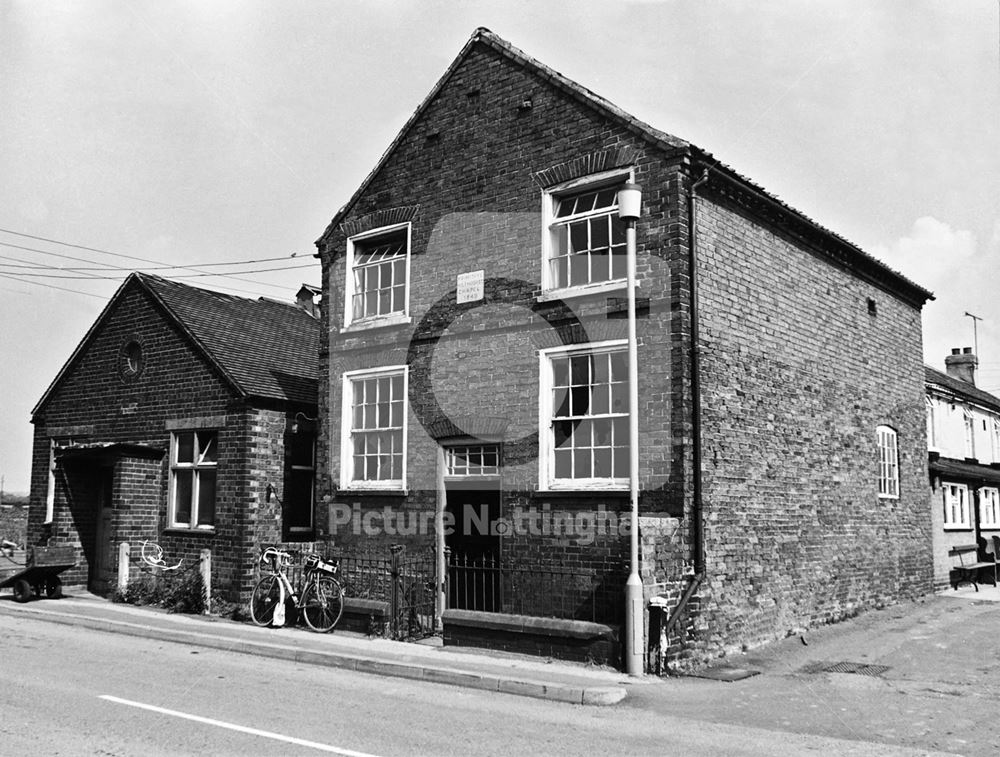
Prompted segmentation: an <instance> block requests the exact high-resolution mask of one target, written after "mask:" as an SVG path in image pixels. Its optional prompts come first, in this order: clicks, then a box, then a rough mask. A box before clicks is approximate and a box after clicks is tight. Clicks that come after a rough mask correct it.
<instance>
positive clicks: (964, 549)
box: [948, 544, 997, 591]
mask: <svg viewBox="0 0 1000 757" xmlns="http://www.w3.org/2000/svg"><path fill="white" fill-rule="evenodd" d="M948 557H957V558H958V563H957V564H953V565H952V570H953V572H954V573H955V579H954V580H953V581H952V582H951V585H952V588H953V589H958V585H959V584H960V583H963V582H964V583H970V584H972V585H973V586H974V587H975V589H976V591H979V571H980V569H981V568H992V571H993V580H992V582H991V583H992V584H993V585H994V586H996V585H997V563H996V561H995V560H993V561H990V562H985V561H982V560H980V559H979V547H978V546H977V545H975V544H962V545H959V546H957V547H952V548H951V549H949V550H948Z"/></svg>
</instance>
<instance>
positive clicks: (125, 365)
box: [118, 340, 146, 382]
mask: <svg viewBox="0 0 1000 757" xmlns="http://www.w3.org/2000/svg"><path fill="white" fill-rule="evenodd" d="M145 366H146V359H145V356H144V355H143V351H142V345H141V344H139V342H137V341H134V340H133V341H131V342H126V343H125V345H124V346H123V347H122V349H121V352H120V353H119V354H118V373H119V375H121V377H122V379H123V380H124V381H126V382H130V381H135V380H136V379H137V378H139V376H140V375H141V374H142V369H143V368H145Z"/></svg>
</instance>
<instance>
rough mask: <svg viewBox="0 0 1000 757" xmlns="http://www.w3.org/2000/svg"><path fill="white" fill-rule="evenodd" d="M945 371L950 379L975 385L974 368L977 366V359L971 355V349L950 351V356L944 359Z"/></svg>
mask: <svg viewBox="0 0 1000 757" xmlns="http://www.w3.org/2000/svg"><path fill="white" fill-rule="evenodd" d="M944 365H945V369H946V370H947V371H948V375H949V376H951V377H952V378H957V379H959V380H960V381H964V382H965V383H966V384H972V385H973V386H975V385H976V367H977V366H978V365H979V358H977V357H976V356H975V355H973V354H972V348H971V347H966V348H965V349H962V350H960V349H958V348H957V347H956V348H955V349H953V350H952V351H951V354H950V355H948V356H947V357H946V358H945V359H944Z"/></svg>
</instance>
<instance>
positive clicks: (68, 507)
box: [28, 273, 319, 601]
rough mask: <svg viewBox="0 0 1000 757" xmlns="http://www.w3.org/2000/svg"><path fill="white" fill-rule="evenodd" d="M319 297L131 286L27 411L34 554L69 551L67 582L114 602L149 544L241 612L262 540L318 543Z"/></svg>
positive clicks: (140, 282) (148, 281)
mask: <svg viewBox="0 0 1000 757" xmlns="http://www.w3.org/2000/svg"><path fill="white" fill-rule="evenodd" d="M314 295H315V290H314V289H313V288H310V287H307V286H303V288H302V289H301V290H300V292H299V303H298V305H292V304H289V303H282V302H276V301H273V300H268V299H264V298H261V299H258V300H253V299H247V298H243V297H233V296H230V295H226V294H221V293H218V292H212V291H208V290H204V289H198V288H195V287H191V286H187V285H185V284H181V283H178V282H173V281H169V280H167V279H163V278H160V277H158V276H152V275H149V274H141V273H134V274H132V275H130V276H129V277H128V278H127V279H126V281H125V282H124V283H123V284H122V286H121V287H120V288H119V289H118V291H117V292H116V293H115V295H114V296H113V297H112V298H111V300H110V301H109V302H108V304H107V305H106V306H105V308H104V310H103V311H102V312H101V314H100V316H99V317H98V318H97V320H96V321H95V322H94V324H93V325H92V326H91V328H90V329H89V330H88V332H87V334H86V335H85V336H84V338H83V340H82V341H81V342H80V344H79V345H78V346H77V348H76V350H75V351H74V352H73V354H72V355H71V356H70V358H69V360H67V362H66V363H65V365H64V366H63V368H62V370H60V372H59V374H58V375H57V376H56V378H55V380H54V381H53V382H52V384H51V385H50V386H49V388H48V389H47V390H46V391H45V394H44V395H43V396H42V398H41V399H40V400H39V402H38V404H37V405H36V406H35V408H34V410H33V411H32V419H31V420H32V423H33V424H34V427H35V430H34V451H33V459H32V472H31V498H30V506H29V517H28V543H29V544H30V545H49V546H60V545H62V546H73V547H76V549H77V556H78V557H77V567H76V568H75V569H73V570H71V571H68V572H67V573H65V574H63V581H64V582H66V583H69V584H76V585H87V586H88V587H89V588H90V589H91V590H92V591H95V592H97V593H100V594H106V593H109V592H110V591H111V590H112V589H113V588H114V586H115V585H116V582H117V579H118V568H119V564H118V554H119V545H120V544H122V543H123V542H125V543H128V544H130V545H131V546H132V549H133V552H134V555H133V559H134V557H135V556H136V555H138V553H139V545H140V544H141V543H142V542H143V541H144V540H148V541H150V542H154V543H156V544H158V545H159V546H160V547H161V548H162V549H163V553H164V555H166V556H167V557H169V560H170V562H171V563H173V562H175V561H177V560H184V561H185V562H186V564H187V565H189V566H190V565H191V564H192V563H194V564H197V563H198V560H199V556H200V554H201V552H202V550H206V549H207V550H210V551H211V556H212V561H211V566H212V567H211V570H212V575H211V583H212V592H213V595H215V596H220V597H225V598H227V599H229V600H230V601H246V600H247V599H248V598H249V593H250V591H251V590H252V588H253V584H252V580H253V575H254V568H255V561H256V558H257V554H258V553H257V546H258V545H259V544H262V543H267V544H273V543H279V542H282V541H308V540H310V539H312V537H313V535H314V524H313V514H314V501H313V492H314V488H315V487H314V482H315V458H314V454H315V452H314V450H315V435H316V429H315V419H316V386H317V351H318V341H319V318H318V312H317V311H318V307H317V306H316V305H315V304H314Z"/></svg>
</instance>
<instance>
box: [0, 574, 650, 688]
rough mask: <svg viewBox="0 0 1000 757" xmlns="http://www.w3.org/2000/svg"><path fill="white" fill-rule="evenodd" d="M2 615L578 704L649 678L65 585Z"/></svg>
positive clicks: (3, 608)
mask: <svg viewBox="0 0 1000 757" xmlns="http://www.w3.org/2000/svg"><path fill="white" fill-rule="evenodd" d="M2 614H16V615H19V616H22V617H23V616H27V617H32V618H35V619H38V620H43V621H48V622H52V623H62V624H66V625H71V626H79V627H84V628H90V629H94V630H98V631H106V632H109V633H120V634H128V635H131V636H140V637H144V638H149V639H156V640H159V641H170V642H176V643H179V644H187V645H191V646H200V647H209V648H212V649H222V650H227V651H231V652H238V653H241V654H250V655H258V656H263V657H272V658H276V659H283V660H289V661H293V662H296V663H304V664H312V665H325V666H327V667H333V668H345V669H348V670H354V671H358V672H362V673H373V674H376V675H384V676H395V677H400V678H410V679H417V680H424V681H433V682H435V683H446V684H451V685H453V686H462V687H466V688H473V689H483V690H487V691H498V692H503V693H506V694H516V695H519V696H527V697H534V698H537V699H548V700H553V701H559V702H568V703H571V704H579V705H611V704H617V703H618V702H621V701H622V700H623V699H625V697H626V696H627V694H628V689H629V688H630V687H632V686H637V685H643V684H644V683H645V682H646V681H647V680H649V679H630V678H629V677H628V676H626V675H625V674H623V673H620V672H617V671H615V670H612V669H611V668H606V667H597V666H590V665H584V664H574V663H567V662H563V661H558V662H557V661H552V660H547V659H544V658H537V657H529V656H526V655H515V654H508V653H502V652H491V651H487V650H478V649H475V650H473V649H468V648H456V647H448V648H444V647H442V646H441V645H440V639H433V638H432V639H428V640H425V642H426V643H424V642H418V643H408V642H401V641H392V640H389V639H383V638H377V637H369V636H365V635H363V634H358V633H353V632H350V631H342V630H338V629H334V630H333V631H332V632H331V633H327V634H318V633H313V632H311V631H309V630H308V629H306V628H304V627H296V628H261V627H258V626H255V625H252V624H250V623H239V622H234V621H230V620H225V619H222V618H218V617H215V616H211V615H183V614H179V613H168V612H166V611H164V610H162V609H160V608H153V607H138V606H134V605H126V604H117V603H113V602H110V601H108V600H106V599H104V598H102V597H99V596H96V595H94V594H90V593H89V592H86V591H84V590H82V589H73V588H72V587H69V588H67V587H64V596H63V597H62V598H60V599H58V600H51V599H33V600H32V601H30V602H27V603H24V604H21V603H17V602H14V601H13V596H12V595H11V594H9V593H6V592H4V593H3V594H2V595H0V615H2Z"/></svg>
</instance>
